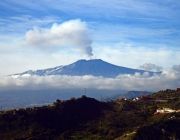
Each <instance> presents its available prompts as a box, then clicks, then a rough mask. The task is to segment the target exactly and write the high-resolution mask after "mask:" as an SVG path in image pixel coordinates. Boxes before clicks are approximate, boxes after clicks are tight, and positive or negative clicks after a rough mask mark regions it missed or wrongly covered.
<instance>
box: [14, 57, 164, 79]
mask: <svg viewBox="0 0 180 140" xmlns="http://www.w3.org/2000/svg"><path fill="white" fill-rule="evenodd" d="M136 72H138V73H140V74H143V73H144V72H149V75H150V76H152V75H153V74H160V73H161V72H150V71H144V70H139V69H131V68H126V67H121V66H116V65H113V64H110V63H108V62H105V61H103V60H101V59H93V60H78V61H76V62H74V63H72V64H69V65H65V66H57V67H55V68H48V69H42V70H36V71H32V70H29V71H26V72H23V73H18V74H14V75H24V74H30V75H32V76H33V75H38V76H46V75H69V76H83V75H92V76H103V77H108V78H115V77H117V76H118V75H120V74H135V73H136Z"/></svg>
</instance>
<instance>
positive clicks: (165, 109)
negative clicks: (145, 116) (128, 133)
mask: <svg viewBox="0 0 180 140" xmlns="http://www.w3.org/2000/svg"><path fill="white" fill-rule="evenodd" d="M172 112H176V110H173V109H171V108H161V107H160V108H158V109H157V110H156V112H155V113H154V115H156V114H160V113H172Z"/></svg>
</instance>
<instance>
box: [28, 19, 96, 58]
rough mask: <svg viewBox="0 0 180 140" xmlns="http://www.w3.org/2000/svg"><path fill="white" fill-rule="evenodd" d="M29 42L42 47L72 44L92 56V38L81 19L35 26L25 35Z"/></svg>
mask: <svg viewBox="0 0 180 140" xmlns="http://www.w3.org/2000/svg"><path fill="white" fill-rule="evenodd" d="M25 40H26V42H27V43H28V44H30V45H33V46H37V47H42V48H43V49H45V47H54V46H56V47H62V46H72V47H77V48H78V49H80V51H81V52H82V53H85V54H86V55H87V56H89V57H90V56H92V55H93V54H92V51H93V50H92V47H91V45H92V39H91V38H90V32H89V30H88V28H87V25H86V23H85V22H82V21H81V20H79V19H76V20H70V21H67V22H63V23H61V24H57V23H54V24H53V25H52V27H51V28H50V29H49V28H39V27H34V28H33V29H32V30H29V31H28V32H27V33H26V35H25Z"/></svg>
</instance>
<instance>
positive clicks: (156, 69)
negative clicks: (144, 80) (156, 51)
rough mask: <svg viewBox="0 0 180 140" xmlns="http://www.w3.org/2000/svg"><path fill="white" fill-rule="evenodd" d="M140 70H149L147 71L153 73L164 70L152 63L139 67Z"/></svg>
mask: <svg viewBox="0 0 180 140" xmlns="http://www.w3.org/2000/svg"><path fill="white" fill-rule="evenodd" d="M139 68H141V69H144V70H147V71H152V70H154V71H161V70H162V69H163V67H161V66H157V65H155V64H152V63H145V64H143V65H142V66H139Z"/></svg>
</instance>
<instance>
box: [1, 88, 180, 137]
mask: <svg viewBox="0 0 180 140" xmlns="http://www.w3.org/2000/svg"><path fill="white" fill-rule="evenodd" d="M179 94H180V92H179V91H175V90H164V91H159V92H157V93H154V94H152V95H149V96H147V97H146V98H144V97H141V98H140V99H139V100H136V101H135V100H132V99H129V100H121V101H120V100H116V101H111V102H99V101H97V100H95V99H93V98H89V97H86V96H82V97H81V98H78V99H76V98H71V99H70V100H67V101H61V100H59V99H57V100H56V102H54V103H53V104H52V105H49V106H43V107H34V108H24V109H16V110H8V111H2V112H1V114H0V139H2V140H3V139H7V140H9V139H14V140H24V139H28V140H52V139H53V140H63V139H64V140H81V139H82V140H92V139H93V140H94V139H97V140H113V139H117V140H118V139H120V140H142V139H143V140H153V139H154V140H157V139H158V140H161V139H162V140H164V139H165V140H166V139H167V140H168V139H180V133H179V132H180V113H179V109H180V106H179V102H180V99H179ZM159 108H171V109H173V111H172V112H163V113H159V112H158V113H157V110H158V109H159Z"/></svg>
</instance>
